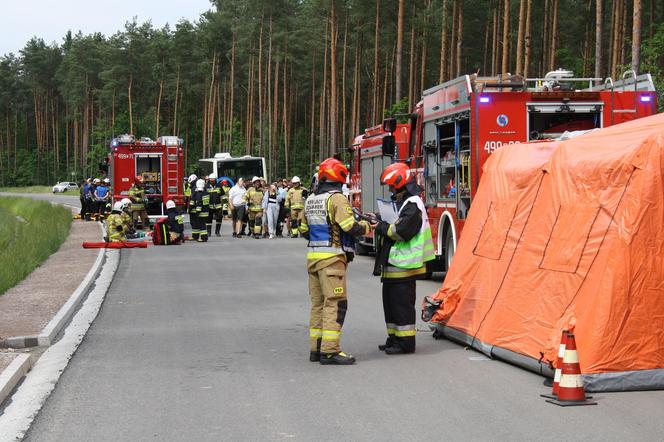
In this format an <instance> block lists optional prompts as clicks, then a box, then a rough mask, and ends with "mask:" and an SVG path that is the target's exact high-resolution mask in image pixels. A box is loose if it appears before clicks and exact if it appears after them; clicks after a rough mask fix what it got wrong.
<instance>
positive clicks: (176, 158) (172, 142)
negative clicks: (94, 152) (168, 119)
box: [108, 134, 184, 217]
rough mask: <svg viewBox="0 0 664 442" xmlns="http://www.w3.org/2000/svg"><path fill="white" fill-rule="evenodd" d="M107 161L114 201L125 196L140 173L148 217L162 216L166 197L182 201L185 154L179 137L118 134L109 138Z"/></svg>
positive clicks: (182, 202)
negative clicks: (138, 136) (152, 138)
mask: <svg viewBox="0 0 664 442" xmlns="http://www.w3.org/2000/svg"><path fill="white" fill-rule="evenodd" d="M108 164H109V173H108V176H109V177H111V182H112V185H113V201H118V200H120V199H122V198H126V197H127V195H129V188H130V187H131V186H132V184H133V183H134V178H135V177H136V176H141V177H142V178H143V183H144V185H145V195H146V198H147V205H146V209H147V212H148V215H149V216H153V217H154V216H161V215H163V214H164V211H165V203H166V201H168V200H173V201H174V202H175V204H177V205H183V204H184V192H183V184H184V157H183V152H182V140H181V139H180V138H178V137H176V136H162V137H159V139H157V140H156V141H153V140H151V139H149V138H141V139H140V140H136V137H134V136H133V135H129V134H125V135H120V136H119V137H117V138H114V139H113V140H112V141H111V152H110V153H109V159H108Z"/></svg>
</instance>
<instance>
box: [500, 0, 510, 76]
mask: <svg viewBox="0 0 664 442" xmlns="http://www.w3.org/2000/svg"><path fill="white" fill-rule="evenodd" d="M509 37H510V0H505V9H504V13H503V56H502V63H501V72H500V73H501V74H506V73H507V72H509V65H510V38H509Z"/></svg>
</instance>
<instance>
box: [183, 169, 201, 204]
mask: <svg viewBox="0 0 664 442" xmlns="http://www.w3.org/2000/svg"><path fill="white" fill-rule="evenodd" d="M197 179H198V177H197V176H196V175H195V174H193V173H192V174H191V175H189V178H187V180H186V181H185V182H184V207H185V208H186V210H187V211H188V210H189V201H190V200H191V187H192V186H194V185H195V183H196V180H197Z"/></svg>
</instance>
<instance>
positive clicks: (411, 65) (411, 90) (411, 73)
mask: <svg viewBox="0 0 664 442" xmlns="http://www.w3.org/2000/svg"><path fill="white" fill-rule="evenodd" d="M409 57H410V60H409V62H408V106H409V107H410V109H413V108H414V107H415V106H414V105H415V103H413V101H414V99H415V97H414V95H415V84H414V82H415V5H413V15H412V19H411V22H410V53H409ZM445 63H447V60H445ZM358 119H359V118H358Z"/></svg>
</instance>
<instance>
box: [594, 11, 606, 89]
mask: <svg viewBox="0 0 664 442" xmlns="http://www.w3.org/2000/svg"><path fill="white" fill-rule="evenodd" d="M603 3H604V0H595V77H596V78H601V77H602V32H603V30H602V26H603V24H604V18H603V16H604V13H603V11H602V4H603Z"/></svg>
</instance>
